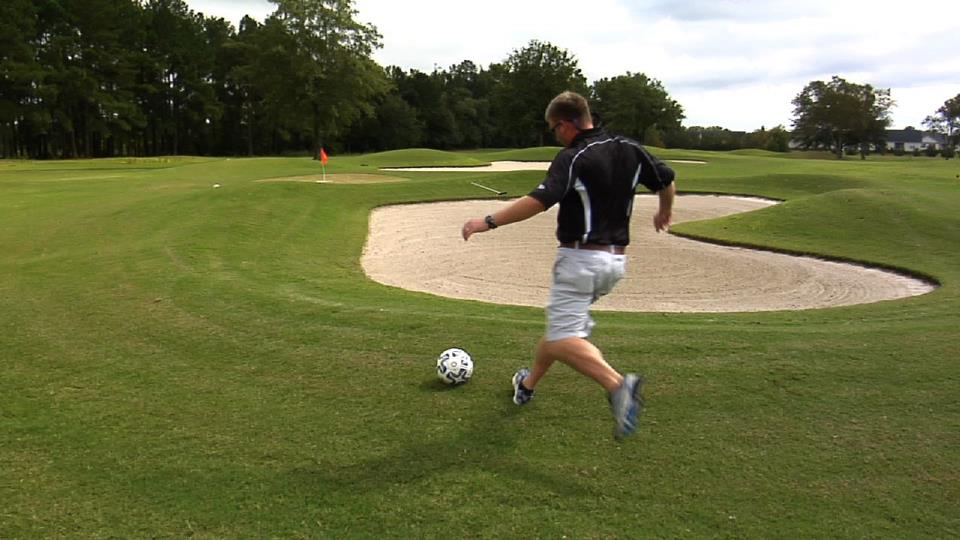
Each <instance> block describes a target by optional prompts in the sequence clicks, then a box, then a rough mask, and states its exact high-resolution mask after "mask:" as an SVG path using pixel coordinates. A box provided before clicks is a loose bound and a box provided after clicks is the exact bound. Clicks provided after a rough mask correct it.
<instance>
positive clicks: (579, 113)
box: [543, 91, 590, 127]
mask: <svg viewBox="0 0 960 540" xmlns="http://www.w3.org/2000/svg"><path fill="white" fill-rule="evenodd" d="M543 118H544V120H546V121H547V123H550V122H552V121H554V120H567V121H568V122H573V123H574V125H576V126H578V127H579V126H581V125H585V124H586V123H587V122H588V121H589V120H590V105H589V104H588V103H587V99H586V98H585V97H583V96H581V95H580V94H578V93H576V92H570V91H566V92H561V93H560V94H559V95H557V97H555V98H553V100H552V101H550V104H549V105H547V111H546V112H545V113H544V114H543Z"/></svg>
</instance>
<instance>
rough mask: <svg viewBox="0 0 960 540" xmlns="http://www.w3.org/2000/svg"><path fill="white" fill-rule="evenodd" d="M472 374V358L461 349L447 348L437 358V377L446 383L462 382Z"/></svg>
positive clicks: (467, 379)
mask: <svg viewBox="0 0 960 540" xmlns="http://www.w3.org/2000/svg"><path fill="white" fill-rule="evenodd" d="M472 376H473V358H470V355H469V354H468V353H467V351H465V350H463V349H457V348H453V349H447V350H445V351H443V352H442V353H440V356H439V357H438V358H437V377H440V380H441V381H443V382H445V383H447V384H463V383H465V382H467V381H469V380H470V377H472Z"/></svg>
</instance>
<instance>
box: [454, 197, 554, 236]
mask: <svg viewBox="0 0 960 540" xmlns="http://www.w3.org/2000/svg"><path fill="white" fill-rule="evenodd" d="M544 210H546V207H544V206H543V203H541V202H540V201H538V200H537V199H534V198H533V197H531V196H529V195H527V196H525V197H522V198H520V199H517V200H516V201H514V202H513V204H511V205H510V206H508V207H506V208H504V209H503V210H500V211H499V212H496V213H494V214H491V216H492V217H493V222H494V223H495V224H496V225H497V227H499V226H501V225H507V224H510V223H516V222H518V221H523V220H525V219H529V218H531V217H533V216H535V215H537V214H539V213H540V212H543V211H544ZM489 230H490V227H489V226H488V225H487V222H486V221H484V218H474V219H471V220H468V221H467V222H466V223H464V224H463V229H461V231H460V233H461V234H462V235H463V239H464V240H469V239H470V236H471V235H473V233H478V232H485V231H489Z"/></svg>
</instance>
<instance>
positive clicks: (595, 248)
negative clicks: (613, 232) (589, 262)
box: [560, 241, 624, 255]
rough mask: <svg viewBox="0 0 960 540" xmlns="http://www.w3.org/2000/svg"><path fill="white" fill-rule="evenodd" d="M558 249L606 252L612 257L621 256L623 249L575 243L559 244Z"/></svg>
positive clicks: (608, 245) (605, 245) (610, 245)
mask: <svg viewBox="0 0 960 540" xmlns="http://www.w3.org/2000/svg"><path fill="white" fill-rule="evenodd" d="M560 247H562V248H568V249H589V250H591V251H608V252H610V253H613V254H614V255H623V252H624V247H623V246H615V245H612V244H583V243H580V242H579V241H577V242H560Z"/></svg>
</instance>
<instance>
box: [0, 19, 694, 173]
mask: <svg viewBox="0 0 960 540" xmlns="http://www.w3.org/2000/svg"><path fill="white" fill-rule="evenodd" d="M273 3H274V4H276V10H275V12H274V13H273V14H272V15H271V16H269V17H267V19H266V20H265V21H264V22H262V23H261V22H258V21H256V20H254V19H252V18H250V17H245V18H243V20H242V21H241V22H240V24H239V28H234V27H233V26H232V25H231V24H229V23H228V22H226V21H225V20H223V19H222V18H217V17H206V16H204V15H203V14H200V13H196V12H194V11H193V10H191V9H190V8H189V6H188V5H187V4H186V3H185V2H183V1H182V0H146V1H134V0H4V1H3V2H2V3H0V73H2V76H0V156H4V157H30V158H61V157H62V158H72V157H101V156H127V155H136V156H147V155H169V154H174V155H175V154H194V155H261V154H271V155H277V154H284V153H302V152H313V153H316V152H318V151H319V149H320V148H321V147H326V148H327V149H336V150H343V151H351V152H365V151H373V150H388V149H393V148H404V147H414V146H427V147H431V148H440V149H445V148H475V147H518V146H535V145H543V144H553V141H552V138H550V137H549V134H548V133H547V131H546V128H545V126H544V123H543V118H542V111H543V109H544V107H545V104H546V103H547V102H548V101H549V100H550V98H552V97H553V96H554V95H555V94H556V93H558V92H560V91H562V90H565V89H574V90H578V91H581V92H584V93H587V94H590V95H591V96H592V97H594V98H595V99H596V109H597V112H598V113H599V114H600V115H604V114H607V113H608V125H610V126H611V127H615V128H616V129H618V130H619V131H620V132H622V133H624V134H627V135H632V136H635V137H637V138H638V139H643V138H644V137H650V136H657V134H658V133H663V132H667V131H670V130H674V129H677V128H679V127H680V123H681V121H682V119H683V109H682V107H681V106H680V105H679V104H678V103H677V102H676V101H674V100H673V99H671V98H670V96H669V95H668V93H667V92H666V90H665V89H664V88H663V86H662V84H661V83H660V82H659V81H657V80H655V79H650V78H648V77H647V76H645V75H643V74H633V73H627V74H625V75H622V76H619V77H613V78H609V79H603V80H600V81H596V82H595V83H594V84H592V85H588V84H587V81H586V79H585V78H584V76H583V73H582V72H581V70H580V68H579V67H578V63H577V60H576V58H575V57H573V56H572V55H571V54H570V53H569V52H567V51H566V50H563V49H560V48H559V47H556V46H555V45H552V44H550V43H544V42H540V41H531V42H530V43H529V44H527V45H526V46H524V47H522V48H519V49H516V50H514V51H512V52H511V53H510V54H509V56H508V57H507V58H506V59H504V60H503V61H502V62H499V63H493V64H491V65H489V66H488V67H486V68H484V67H481V66H477V65H476V64H474V63H473V62H471V61H469V60H465V61H463V62H461V63H459V64H457V65H454V66H450V67H449V68H447V69H439V68H438V69H435V70H434V71H433V72H432V73H423V72H420V71H417V70H409V71H405V70H403V69H401V68H399V67H395V66H389V67H386V68H384V67H381V66H379V65H378V64H377V63H376V62H374V61H373V60H372V58H371V55H372V53H373V51H375V50H376V49H377V48H378V47H380V40H381V36H380V35H379V34H378V33H377V31H376V29H375V28H374V27H372V26H370V25H365V24H362V23H359V22H357V20H356V15H357V12H356V10H355V9H354V8H353V2H352V1H350V0H273ZM638 98H639V99H638Z"/></svg>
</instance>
